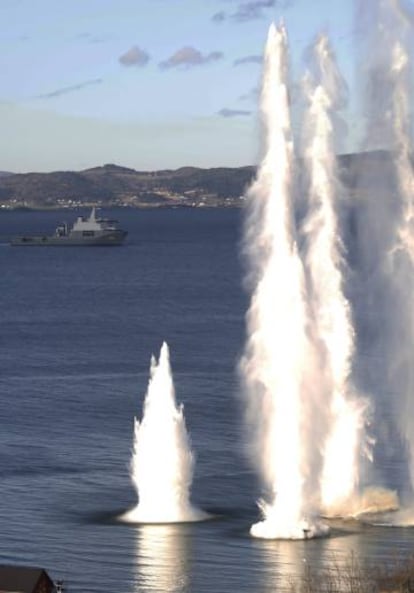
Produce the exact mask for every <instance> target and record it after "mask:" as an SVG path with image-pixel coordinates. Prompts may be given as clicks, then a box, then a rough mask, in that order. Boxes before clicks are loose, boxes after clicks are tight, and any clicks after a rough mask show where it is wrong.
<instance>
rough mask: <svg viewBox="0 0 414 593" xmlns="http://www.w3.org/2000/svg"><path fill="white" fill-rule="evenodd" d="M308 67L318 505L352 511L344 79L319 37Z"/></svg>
mask: <svg viewBox="0 0 414 593" xmlns="http://www.w3.org/2000/svg"><path fill="white" fill-rule="evenodd" d="M312 70H313V72H312V75H310V74H308V77H307V80H306V83H307V84H306V90H307V95H308V96H307V99H308V109H307V112H306V117H305V125H304V129H305V140H304V142H305V148H304V156H305V164H306V169H307V187H308V191H307V192H306V193H307V196H308V211H309V214H308V216H307V218H306V220H305V224H304V235H305V238H306V245H307V249H306V258H305V261H306V270H307V275H308V284H309V303H310V307H311V310H312V313H313V319H314V323H315V333H316V335H317V336H318V338H319V341H318V344H317V347H318V351H319V355H320V357H321V361H323V363H322V365H323V367H322V365H321V368H323V372H322V375H321V377H320V379H319V390H320V393H319V402H320V405H321V406H323V405H327V406H328V418H326V417H325V428H326V429H327V441H326V442H325V446H324V450H323V458H324V466H323V472H322V476H321V503H322V508H323V512H324V514H337V513H338V512H341V513H343V512H344V511H345V509H346V508H347V505H349V512H351V505H352V499H353V498H355V496H356V495H357V489H358V485H359V456H360V449H361V441H362V438H363V430H364V424H365V418H364V416H365V411H366V407H367V402H366V401H365V400H364V399H363V398H361V397H358V396H357V394H356V392H355V388H354V386H353V385H352V382H351V370H352V360H353V357H354V351H355V347H354V328H353V324H352V314H351V309H350V304H349V302H348V300H347V299H346V297H345V295H344V290H343V284H344V280H343V277H344V270H345V263H344V257H343V252H344V247H343V244H342V241H341V238H340V234H339V230H340V229H339V225H338V220H337V218H338V215H337V209H338V201H339V198H340V196H341V195H342V193H343V189H342V187H341V184H340V181H339V179H338V172H337V164H336V156H335V146H334V140H335V138H334V133H335V129H334V125H333V123H334V121H335V117H336V112H337V111H338V109H340V108H341V107H342V103H343V97H344V94H345V84H344V82H343V80H342V79H341V76H340V74H339V72H338V69H337V66H336V63H335V59H334V55H333V52H332V49H331V48H330V46H329V42H328V39H327V37H326V36H325V35H321V36H320V37H319V38H318V40H317V42H316V43H315V45H314V47H313V56H312ZM325 414H326V411H325ZM345 512H346V511H345Z"/></svg>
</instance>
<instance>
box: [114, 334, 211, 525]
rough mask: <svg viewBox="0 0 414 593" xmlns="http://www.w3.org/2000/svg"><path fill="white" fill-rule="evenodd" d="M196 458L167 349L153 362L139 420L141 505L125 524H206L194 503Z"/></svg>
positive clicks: (134, 467)
mask: <svg viewBox="0 0 414 593" xmlns="http://www.w3.org/2000/svg"><path fill="white" fill-rule="evenodd" d="M193 468H194V458H193V454H192V452H191V447H190V442H189V438H188V435H187V431H186V427H185V420H184V411H183V406H182V405H181V406H179V407H177V405H176V402H175V392H174V384H173V379H172V374H171V367H170V361H169V351H168V346H167V344H166V343H165V342H164V344H163V345H162V348H161V352H160V357H159V361H158V363H157V361H156V360H155V358H154V357H152V359H151V369H150V381H149V384H148V390H147V394H146V396H145V401H144V411H143V417H142V421H141V422H139V421H138V420H137V419H135V441H134V450H133V456H132V460H131V478H132V481H133V484H134V486H135V489H136V491H137V494H138V499H139V502H138V505H137V506H136V507H135V508H134V509H132V511H129V512H128V513H126V515H125V516H124V519H125V520H127V521H131V522H139V523H173V522H179V521H201V520H203V519H206V518H207V514H206V513H203V511H200V510H198V509H196V508H194V507H193V506H192V505H191V504H190V501H189V495H190V487H191V482H192V477H193Z"/></svg>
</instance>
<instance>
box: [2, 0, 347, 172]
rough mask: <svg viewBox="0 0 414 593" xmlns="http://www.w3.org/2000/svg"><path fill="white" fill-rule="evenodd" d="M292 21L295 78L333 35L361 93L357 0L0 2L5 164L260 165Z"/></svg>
mask: <svg viewBox="0 0 414 593" xmlns="http://www.w3.org/2000/svg"><path fill="white" fill-rule="evenodd" d="M281 21H283V22H284V23H285V26H286V28H287V32H288V37H289V44H290V60H291V72H292V78H293V79H294V80H297V81H299V80H300V78H301V76H302V75H303V73H304V55H305V52H306V48H307V47H308V46H309V45H310V43H311V42H312V41H313V40H314V38H315V36H316V35H317V34H318V33H321V32H324V33H327V34H328V35H329V38H330V41H331V44H332V46H333V48H334V51H335V53H336V56H337V61H338V65H339V68H340V70H341V72H342V75H343V76H344V78H345V79H346V81H347V84H348V86H349V87H350V89H351V90H352V87H353V84H354V83H353V80H354V76H355V67H356V64H357V60H356V51H355V46H356V40H355V37H356V34H355V22H356V21H355V15H354V9H353V2H352V0H60V1H59V0H0V48H1V51H0V72H1V77H0V81H1V82H0V171H12V172H28V171H54V170H82V169H85V168H88V167H94V166H99V165H103V164H105V163H115V164H118V165H122V166H126V167H131V168H134V169H137V170H157V169H166V168H170V169H176V168H178V167H182V166H199V167H216V166H230V167H237V166H243V165H251V164H255V163H256V162H257V160H258V155H259V117H258V88H259V85H260V78H261V69H262V55H263V49H264V45H265V42H266V36H267V31H268V28H269V25H270V24H271V23H272V22H275V23H279V22H281ZM351 94H352V93H351ZM352 109H353V106H352V103H351V105H350V107H349V113H348V119H349V120H350V121H351V125H350V126H349V129H348V134H347V139H346V142H345V147H344V148H345V149H346V150H353V149H354V144H355V142H356V140H355V137H356V132H354V131H353V124H352V119H353V116H352Z"/></svg>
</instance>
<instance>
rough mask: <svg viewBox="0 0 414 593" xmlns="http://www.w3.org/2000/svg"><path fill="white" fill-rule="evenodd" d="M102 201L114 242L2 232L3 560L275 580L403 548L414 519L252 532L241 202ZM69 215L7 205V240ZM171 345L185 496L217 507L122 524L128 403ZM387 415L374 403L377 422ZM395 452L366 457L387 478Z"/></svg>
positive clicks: (123, 579)
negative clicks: (119, 236)
mask: <svg viewBox="0 0 414 593" xmlns="http://www.w3.org/2000/svg"><path fill="white" fill-rule="evenodd" d="M104 214H105V215H109V216H114V217H115V218H118V219H119V220H120V222H121V226H122V227H124V228H126V229H127V230H128V231H129V236H128V240H127V242H126V244H125V245H124V246H123V247H120V248H91V249H89V248H88V249H85V248H76V247H74V248H71V249H59V248H46V249H41V248H39V249H37V248H32V249H31V248H11V247H9V246H8V245H7V244H6V243H4V244H2V245H0V270H1V277H2V282H1V285H2V287H1V292H0V303H1V307H0V316H1V342H0V344H1V346H0V348H1V350H0V353H1V357H0V358H1V377H0V393H1V406H0V423H1V430H0V492H1V496H0V534H1V538H0V562H1V563H21V564H28V565H39V566H43V567H45V568H47V569H48V570H49V572H50V574H51V575H52V577H53V578H55V579H57V578H63V579H64V580H66V582H67V585H68V587H69V590H70V591H73V592H75V593H81V592H85V591H89V592H100V593H113V592H114V591H120V592H121V593H132V592H134V593H136V592H138V591H139V592H141V591H142V592H144V591H145V592H150V591H151V592H155V591H157V592H167V591H168V592H171V591H176V592H188V593H190V592H191V593H193V592H197V593H204V592H210V591H216V592H221V593H227V592H230V591H240V592H241V593H247V592H249V593H250V592H254V593H265V592H266V593H267V592H269V593H270V592H271V591H275V590H283V589H285V590H289V586H290V580H289V576H290V575H294V576H295V575H296V576H298V575H300V574H303V572H304V571H305V569H306V566H307V564H316V565H326V564H327V563H328V562H329V561H331V560H333V559H334V560H338V559H339V560H340V559H342V558H347V557H348V556H349V554H350V553H351V552H352V553H354V554H356V555H357V556H358V557H361V559H362V560H365V559H368V560H376V561H381V562H383V561H384V560H386V559H390V558H392V557H393V555H394V554H395V552H396V551H397V552H401V553H404V552H405V553H408V552H409V551H411V550H412V545H413V541H414V533H413V531H412V530H411V529H409V528H406V529H404V528H399V527H395V528H386V527H381V526H374V525H364V524H363V523H359V522H354V521H347V522H341V521H338V522H332V521H331V522H330V525H331V535H330V537H328V538H326V539H322V540H317V539H315V540H312V541H306V542H304V541H296V542H291V541H261V540H255V539H254V538H251V537H250V536H249V529H250V526H251V524H252V523H253V522H255V521H257V520H258V518H259V517H258V513H257V508H256V503H255V501H256V500H257V498H259V497H260V496H261V494H262V492H261V491H260V486H259V484H258V483H257V482H256V472H255V471H254V468H252V467H250V466H249V465H248V463H247V461H246V460H245V455H244V453H245V451H244V445H245V442H246V435H245V428H244V422H243V418H242V410H241V401H240V399H239V397H238V394H239V385H238V381H237V376H236V367H237V363H238V360H239V357H240V356H241V353H242V349H243V344H244V339H245V327H244V315H245V311H246V310H247V307H248V298H247V295H246V294H245V293H244V291H243V288H242V278H243V275H244V272H243V270H242V269H241V262H240V257H239V242H240V240H241V217H242V216H241V212H240V211H238V210H201V209H200V210H196V209H193V210H154V211H142V212H140V211H130V210H117V211H113V212H104ZM76 215H77V214H74V213H71V212H68V211H65V212H4V213H3V212H2V213H1V214H0V235H1V236H2V237H4V238H5V237H6V236H9V235H12V234H17V233H19V232H22V231H26V232H29V231H32V232H34V231H38V232H43V231H49V232H52V231H53V228H54V225H55V223H56V222H59V221H60V220H62V219H66V220H72V218H74V217H75V216H76ZM355 253H356V250H355V249H353V256H354V257H356V256H355ZM164 340H166V341H167V342H168V343H169V345H170V347H171V364H172V368H173V372H174V383H175V388H176V391H177V394H179V397H178V399H179V401H180V402H183V403H184V406H185V419H186V425H187V429H188V432H189V434H190V435H191V446H192V450H193V452H194V454H195V457H196V459H195V471H194V476H193V485H192V490H191V500H192V502H193V503H194V504H195V505H196V506H197V507H199V508H202V509H204V510H206V511H208V512H210V513H212V514H214V515H215V516H216V518H215V519H214V520H212V521H207V522H204V523H193V524H173V525H142V526H138V525H128V524H125V523H122V522H120V521H118V517H119V516H120V515H121V514H122V513H124V512H125V511H127V510H129V509H131V508H133V506H134V505H135V503H136V494H135V491H134V487H133V485H132V482H131V479H130V475H129V462H130V458H131V452H132V446H133V438H134V416H136V415H137V413H138V412H139V411H140V410H141V409H142V404H143V400H144V397H145V393H146V389H147V383H148V361H149V357H150V355H151V354H158V352H159V349H160V347H161V344H162V342H163V341H164ZM369 340H370V335H368V334H367V335H365V337H364V341H365V344H368V343H369ZM361 364H362V363H361ZM364 364H369V360H367V359H365V362H364ZM371 368H373V367H372V366H371ZM370 376H371V382H372V385H373V386H374V384H375V377H374V376H373V374H372V373H371V375H370ZM372 392H373V397H375V390H374V389H372ZM380 410H382V411H381V412H380ZM391 413H392V411H391V410H388V409H387V410H384V408H381V407H379V410H378V411H377V416H378V417H377V418H376V421H377V422H382V426H384V427H385V426H386V425H387V419H388V417H387V416H386V415H387V414H391ZM381 414H382V416H381ZM397 449H398V447H397V443H396V442H394V447H393V451H392V452H390V451H387V452H386V453H387V454H386V455H385V452H384V455H383V456H382V457H381V451H380V452H379V454H378V455H377V457H376V459H375V463H376V469H377V475H378V476H379V475H380V476H381V479H382V485H384V486H389V487H395V485H396V484H397V483H398V479H400V474H401V468H402V467H404V466H403V459H402V458H401V457H400V456H399V452H398V450H397ZM401 479H402V477H401Z"/></svg>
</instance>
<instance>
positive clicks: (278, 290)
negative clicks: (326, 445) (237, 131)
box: [240, 25, 324, 538]
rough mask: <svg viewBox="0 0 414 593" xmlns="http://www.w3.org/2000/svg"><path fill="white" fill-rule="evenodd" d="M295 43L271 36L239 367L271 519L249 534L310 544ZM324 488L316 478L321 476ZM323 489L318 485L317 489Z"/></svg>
mask: <svg viewBox="0 0 414 593" xmlns="http://www.w3.org/2000/svg"><path fill="white" fill-rule="evenodd" d="M287 53H288V50H287V36H286V31H285V29H284V27H283V26H280V27H279V28H276V27H275V26H274V25H272V26H271V27H270V29H269V34H268V39H267V43H266V48H265V56H264V74H263V82H262V94H261V113H262V117H263V129H264V155H263V158H262V161H261V164H260V167H259V170H258V173H257V177H256V179H255V181H254V183H253V184H252V186H251V187H250V189H249V192H248V209H249V210H248V219H247V222H246V230H245V251H246V255H247V259H248V263H249V278H248V281H249V282H250V286H251V289H252V297H251V304H250V308H249V311H248V314H247V332H248V339H247V343H246V347H245V352H244V356H243V358H242V360H241V366H240V368H241V373H242V377H243V380H244V383H245V391H246V395H247V402H248V414H249V420H250V424H251V425H252V426H253V442H254V453H255V454H254V458H255V460H256V462H257V463H259V464H260V473H261V476H262V479H263V483H264V486H265V489H266V494H265V500H262V501H261V502H260V503H259V505H260V507H261V510H262V513H263V520H262V521H260V522H258V523H256V524H255V525H253V526H252V528H251V534H252V535H253V536H256V537H262V538H304V537H307V536H314V535H315V534H317V533H318V532H319V531H320V530H323V529H324V528H322V527H321V526H320V525H319V524H318V522H317V521H316V520H315V519H314V507H313V501H312V499H311V498H310V497H309V496H306V492H310V491H311V488H310V486H309V481H311V480H315V474H313V473H312V472H309V471H308V470H309V467H308V463H307V461H308V456H309V450H310V449H309V447H311V449H312V451H315V450H316V449H317V445H315V444H314V445H313V446H312V445H311V442H312V435H311V434H310V432H309V429H310V426H311V424H312V419H311V418H309V417H308V415H307V414H305V413H304V408H306V405H307V400H308V398H309V397H310V398H312V395H311V394H310V393H309V392H310V391H311V390H312V388H313V387H314V386H315V381H314V377H312V376H311V373H312V371H313V369H314V352H313V349H312V345H311V343H310V341H309V339H308V336H307V332H306V326H307V308H306V298H305V292H304V290H305V286H304V273H303V267H302V262H301V259H300V257H299V254H298V248H297V243H296V236H295V235H296V233H295V223H294V207H293V196H294V158H293V140H292V132H291V123H290V113H289V91H288V55H287ZM316 479H317V476H316ZM314 485H315V486H316V484H314Z"/></svg>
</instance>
